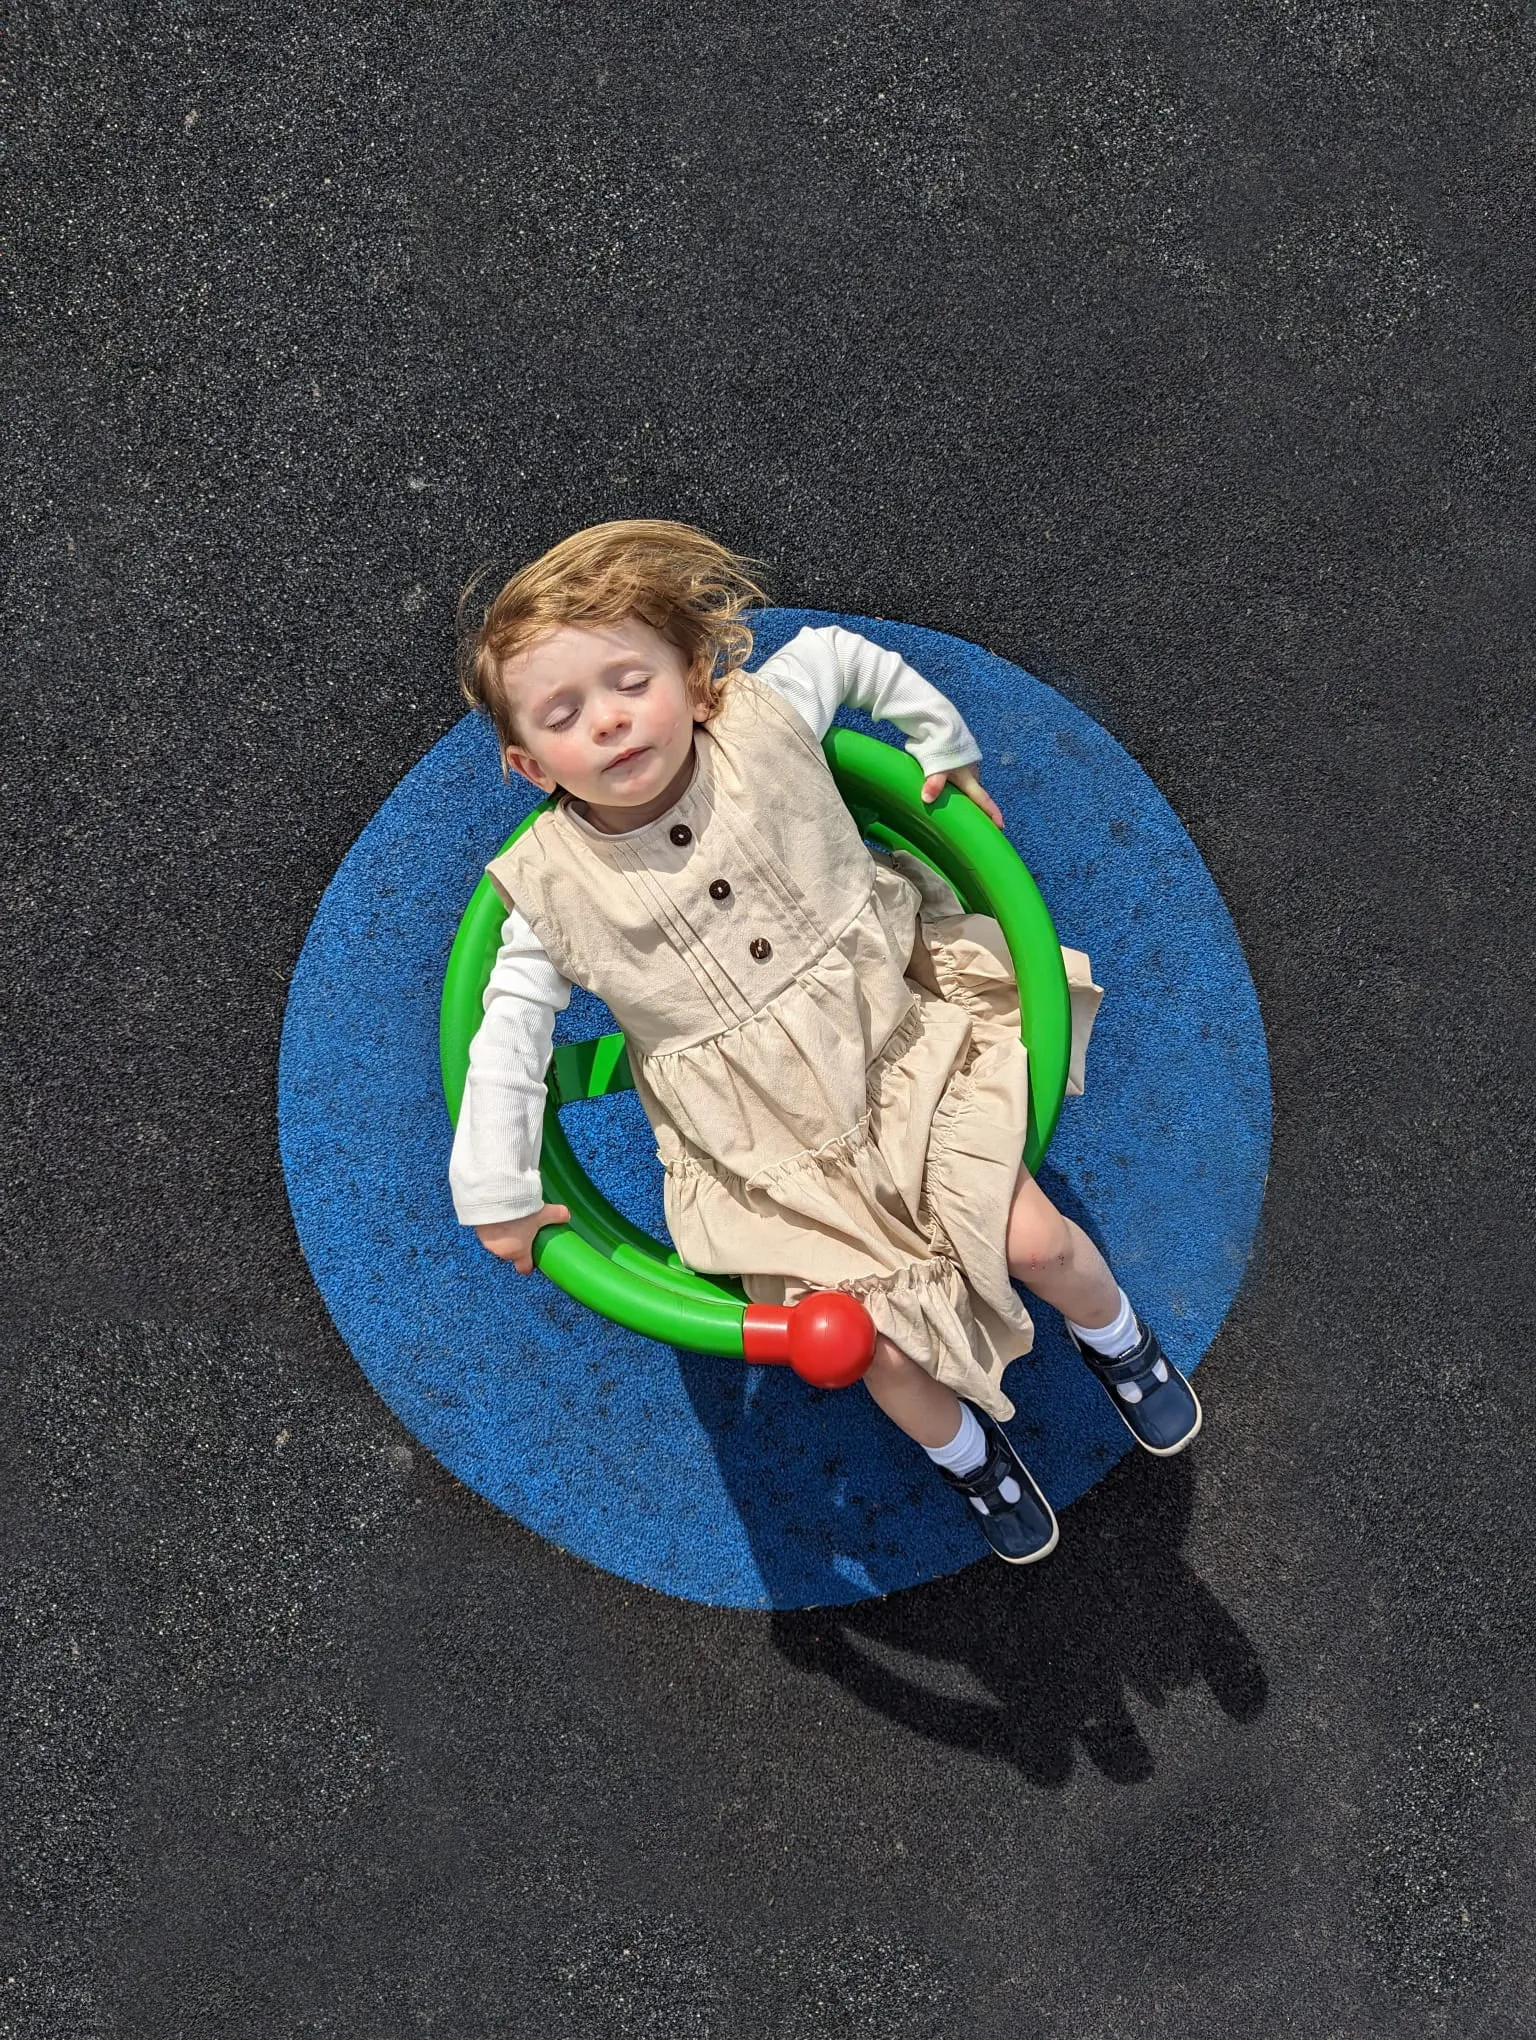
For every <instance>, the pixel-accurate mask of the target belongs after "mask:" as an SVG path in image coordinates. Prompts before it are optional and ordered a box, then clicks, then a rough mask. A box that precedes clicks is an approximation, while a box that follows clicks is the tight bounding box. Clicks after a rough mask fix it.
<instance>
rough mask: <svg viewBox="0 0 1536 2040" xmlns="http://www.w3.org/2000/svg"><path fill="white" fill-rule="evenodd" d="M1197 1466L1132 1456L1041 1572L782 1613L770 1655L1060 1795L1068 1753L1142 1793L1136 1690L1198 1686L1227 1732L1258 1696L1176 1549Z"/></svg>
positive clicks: (1227, 1630) (1254, 1679) (1150, 1697)
mask: <svg viewBox="0 0 1536 2040" xmlns="http://www.w3.org/2000/svg"><path fill="white" fill-rule="evenodd" d="M1194 1490H1195V1462H1194V1461H1192V1460H1190V1459H1187V1458H1181V1459H1178V1460H1175V1461H1174V1462H1172V1463H1171V1464H1169V1465H1160V1464H1156V1463H1154V1462H1153V1461H1151V1460H1149V1459H1145V1458H1136V1459H1132V1460H1127V1461H1126V1462H1125V1463H1124V1464H1123V1465H1121V1466H1120V1467H1117V1468H1116V1469H1115V1471H1114V1472H1113V1473H1112V1474H1111V1475H1110V1476H1109V1478H1108V1479H1107V1480H1106V1481H1105V1482H1104V1483H1103V1484H1102V1485H1101V1486H1100V1487H1098V1488H1096V1489H1095V1490H1094V1491H1093V1492H1092V1494H1090V1495H1088V1496H1086V1497H1085V1498H1084V1500H1083V1501H1081V1502H1079V1503H1078V1504H1076V1505H1075V1506H1074V1507H1073V1508H1071V1509H1070V1510H1068V1511H1067V1512H1066V1514H1065V1516H1064V1517H1063V1519H1062V1532H1061V1543H1060V1545H1059V1546H1058V1547H1057V1549H1056V1551H1055V1553H1054V1554H1053V1555H1052V1556H1051V1557H1050V1558H1049V1559H1046V1560H1044V1561H1043V1562H1041V1563H1040V1564H1038V1565H1035V1566H1029V1567H1007V1566H1004V1565H1002V1564H1001V1563H999V1562H998V1561H996V1560H994V1559H990V1558H986V1559H983V1560H982V1562H981V1563H980V1564H978V1565H976V1566H974V1567H971V1568H969V1569H968V1570H966V1571H965V1572H963V1573H959V1574H956V1575H955V1576H954V1577H952V1578H950V1579H945V1580H937V1581H934V1582H933V1583H932V1584H931V1585H928V1586H923V1587H914V1588H911V1589H909V1590H908V1591H907V1592H905V1593H902V1594H893V1595H890V1596H888V1597H887V1598H886V1599H884V1600H879V1601H863V1602H859V1603H856V1604H855V1605H854V1606H852V1607H844V1608H807V1609H797V1610H789V1611H778V1612H776V1613H775V1614H774V1616H773V1617H772V1625H773V1636H774V1640H775V1642H776V1644H777V1646H778V1648H779V1649H780V1650H781V1651H782V1652H783V1654H784V1656H785V1657H786V1658H788V1659H789V1660H790V1661H791V1662H792V1663H793V1664H795V1665H797V1666H799V1667H800V1668H801V1669H803V1670H807V1671H815V1672H820V1673H822V1674H824V1675H825V1676H826V1677H827V1678H829V1679H834V1680H836V1682H837V1683H838V1684H839V1685H840V1686H843V1687H845V1688H846V1689H847V1691H848V1692H850V1693H852V1694H854V1695H856V1696H857V1697H858V1698H859V1699H860V1700H862V1701H863V1702H864V1703H865V1704H866V1705H867V1706H869V1707H871V1708H873V1709H875V1710H876V1711H877V1712H879V1713H881V1714H885V1715H888V1716H889V1717H890V1718H891V1719H892V1720H894V1721H899V1722H901V1723H902V1724H903V1725H904V1726H906V1727H907V1728H910V1729H914V1730H916V1731H917V1732H918V1733H919V1734H921V1735H924V1736H928V1737H930V1738H932V1740H934V1741H935V1742H939V1743H944V1744H947V1745H949V1746H950V1747H951V1748H954V1749H959V1750H968V1751H975V1752H977V1753H985V1754H987V1755H991V1756H1002V1757H1005V1758H1007V1759H1008V1760H1009V1761H1010V1762H1011V1763H1013V1764H1015V1765H1017V1767H1018V1768H1019V1770H1020V1771H1021V1772H1022V1773H1023V1774H1024V1775H1025V1776H1026V1777H1027V1778H1028V1779H1029V1780H1030V1782H1031V1783H1033V1784H1036V1785H1040V1786H1043V1787H1059V1786H1062V1785H1065V1784H1066V1782H1067V1780H1068V1779H1069V1778H1070V1776H1071V1775H1072V1768H1073V1763H1074V1760H1075V1756H1076V1752H1077V1749H1078V1748H1079V1747H1081V1749H1082V1750H1083V1752H1084V1753H1085V1754H1086V1755H1087V1756H1088V1757H1089V1758H1091V1760H1092V1761H1093V1763H1094V1764H1096V1765H1097V1767H1098V1768H1099V1770H1100V1771H1101V1772H1103V1774H1104V1775H1105V1777H1107V1778H1110V1779H1112V1780H1114V1781H1115V1782H1116V1783H1117V1784H1125V1785H1132V1784H1138V1783H1140V1782H1142V1781H1144V1780H1145V1779H1147V1778H1150V1777H1151V1775H1152V1770H1153V1764H1152V1753H1151V1751H1150V1750H1149V1748H1148V1747H1147V1744H1146V1742H1145V1741H1144V1740H1143V1738H1142V1735H1141V1733H1140V1731H1139V1730H1138V1728H1137V1726H1136V1723H1135V1721H1134V1719H1133V1717H1132V1714H1131V1711H1130V1707H1129V1704H1128V1702H1129V1700H1130V1698H1131V1697H1132V1696H1134V1697H1136V1698H1137V1699H1139V1700H1141V1701H1143V1702H1144V1703H1146V1704H1147V1705H1149V1706H1153V1707H1160V1706H1162V1705H1164V1704H1165V1703H1166V1701H1167V1700H1168V1697H1169V1695H1170V1694H1172V1693H1174V1692H1176V1691H1178V1690H1179V1689H1181V1688H1183V1687H1186V1686H1190V1685H1192V1684H1193V1683H1194V1682H1195V1681H1196V1680H1197V1679H1203V1680H1204V1681H1205V1683H1206V1685H1207V1686H1208V1687H1209V1688H1210V1691H1211V1694H1212V1697H1213V1698H1214V1699H1215V1700H1216V1702H1217V1704H1218V1705H1219V1706H1220V1707H1221V1709H1222V1711H1223V1712H1224V1713H1225V1714H1227V1715H1228V1716H1229V1717H1230V1718H1231V1719H1232V1720H1234V1721H1239V1722H1248V1721H1252V1720H1254V1719H1255V1718H1256V1717H1257V1716H1258V1715H1259V1714H1260V1713H1261V1712H1262V1710H1263V1707H1264V1702H1265V1698H1266V1695H1267V1691H1268V1685H1267V1681H1266V1679H1265V1676H1264V1668H1263V1666H1262V1665H1261V1664H1260V1662H1259V1659H1258V1655H1257V1653H1256V1651H1255V1650H1254V1647H1253V1645H1252V1643H1251V1642H1250V1641H1249V1639H1248V1638H1247V1636H1245V1635H1244V1633H1243V1631H1242V1629H1241V1628H1240V1627H1239V1626H1238V1624H1237V1623H1236V1622H1235V1621H1234V1620H1233V1618H1232V1616H1231V1615H1230V1614H1228V1612H1227V1610H1226V1609H1225V1608H1224V1607H1223V1606H1222V1605H1221V1603H1220V1602H1219V1601H1218V1600H1217V1599H1216V1597H1215V1595H1214V1594H1213V1593H1212V1592H1211V1590H1210V1588H1209V1587H1208V1586H1206V1584H1205V1582H1204V1581H1203V1580H1202V1579H1200V1578H1199V1576H1198V1575H1197V1574H1196V1573H1195V1572H1193V1571H1192V1570H1191V1568H1190V1567H1189V1565H1188V1564H1187V1563H1186V1562H1185V1560H1184V1559H1183V1557H1182V1556H1181V1555H1180V1552H1179V1545H1180V1543H1181V1541H1182V1539H1183V1537H1184V1534H1185V1531H1186V1530H1187V1528H1188V1525H1189V1518H1190V1513H1191V1509H1192V1505H1193V1498H1194Z"/></svg>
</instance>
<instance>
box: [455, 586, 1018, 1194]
mask: <svg viewBox="0 0 1536 2040" xmlns="http://www.w3.org/2000/svg"><path fill="white" fill-rule="evenodd" d="M756 677H757V679H759V680H761V681H762V682H764V684H765V685H767V686H769V687H772V688H773V689H774V691H775V692H776V693H778V694H780V695H782V696H783V698H784V699H785V700H786V701H787V702H788V703H789V704H790V706H791V707H792V708H794V709H796V710H797V711H798V712H799V714H800V716H801V717H802V718H803V720H804V721H805V722H807V723H808V724H809V725H810V727H811V729H812V730H814V731H815V733H816V736H817V737H818V738H821V737H824V736H825V735H826V733H827V731H828V730H829V729H830V728H831V727H832V723H833V719H834V718H835V716H836V714H837V711H838V709H839V708H842V707H848V708H857V709H862V710H863V711H864V712H865V713H866V714H868V715H870V716H872V717H873V718H874V719H875V720H876V721H877V722H878V721H884V722H890V723H894V724H895V726H896V728H897V729H899V730H900V731H901V732H902V734H903V735H904V736H905V738H906V739H907V744H906V748H907V749H908V750H909V751H910V752H911V753H912V755H913V757H914V758H916V759H917V761H918V763H919V764H920V765H921V766H922V768H923V770H924V772H953V771H955V770H957V768H958V767H960V766H961V765H973V764H974V763H975V762H976V760H977V759H978V758H979V757H980V756H981V750H980V747H979V746H978V744H977V743H976V740H975V738H974V737H973V736H972V735H971V733H970V731H969V730H968V729H967V728H966V726H965V722H964V719H963V718H962V716H961V714H960V712H959V710H958V709H957V708H956V707H955V705H954V703H953V702H951V701H950V700H948V699H947V698H946V696H944V695H942V694H941V693H940V692H939V690H938V689H937V688H936V687H933V686H931V685H930V684H929V682H928V681H926V680H925V679H924V678H923V676H922V674H921V673H919V672H917V671H916V670H915V669H914V668H913V667H911V666H909V665H908V664H907V662H906V661H905V659H903V658H902V657H901V656H900V654H899V653H897V652H892V651H887V650H886V648H885V647H884V646H883V645H876V644H872V643H871V642H870V640H869V639H868V638H866V637H860V636H859V635H858V633H857V632H856V631H851V630H844V629H843V628H842V627H841V626H840V625H838V624H827V625H822V626H820V627H817V628H812V627H810V626H807V627H806V628H805V629H804V630H802V631H801V632H800V633H799V634H798V635H797V636H796V637H794V638H792V639H791V640H790V642H789V643H788V644H787V645H785V646H784V647H783V648H782V649H781V650H780V651H777V652H775V653H774V654H773V655H772V657H771V658H768V659H765V660H764V661H763V663H762V665H761V666H759V667H758V668H757V673H756ZM570 997H571V986H570V983H569V981H568V980H567V979H566V978H564V977H562V976H561V974H560V972H559V971H557V970H556V969H555V967H554V965H553V964H552V963H551V962H550V960H549V957H548V956H547V955H546V954H545V951H544V948H543V945H542V944H541V943H540V941H539V938H538V937H537V935H535V934H534V932H533V930H532V928H530V927H529V925H528V923H527V922H526V921H525V920H524V919H523V917H522V915H521V914H520V913H518V912H517V911H516V909H515V908H514V909H513V911H512V912H511V913H509V914H508V915H507V918H506V921H505V923H504V924H503V927H502V934H501V947H500V949H499V950H498V952H497V956H496V962H495V965H494V967H493V968H492V971H491V977H490V982H489V984H487V986H486V988H485V1002H484V1004H485V1018H484V1020H483V1021H482V1022H481V1024H480V1027H479V1030H478V1031H477V1033H476V1035H475V1038H474V1040H473V1041H472V1042H471V1044H470V1050H469V1075H468V1077H467V1078H466V1080H465V1085H464V1101H463V1103H462V1105H461V1106H460V1108H459V1123H458V1128H457V1131H456V1132H455V1135H454V1141H453V1153H452V1156H451V1158H450V1161H449V1164H448V1180H449V1185H450V1188H451V1189H452V1192H453V1208H454V1210H455V1212H456V1213H457V1214H458V1219H459V1223H460V1224H461V1225H494V1224H497V1223H499V1222H501V1221H503V1220H506V1219H513V1218H526V1217H527V1216H528V1214H529V1213H530V1212H534V1211H537V1210H538V1209H539V1207H540V1205H541V1204H542V1203H543V1202H544V1191H543V1187H542V1185H541V1183H540V1180H539V1153H540V1148H541V1146H542V1142H543V1130H544V1104H545V1096H546V1094H545V1089H544V1078H545V1074H546V1072H547V1071H548V1069H549V1060H550V1056H551V1054H552V1053H553V1046H554V1037H555V1020H556V1017H557V1015H559V1014H560V1013H563V1012H564V1011H565V1008H566V1007H567V1005H569V1003H570Z"/></svg>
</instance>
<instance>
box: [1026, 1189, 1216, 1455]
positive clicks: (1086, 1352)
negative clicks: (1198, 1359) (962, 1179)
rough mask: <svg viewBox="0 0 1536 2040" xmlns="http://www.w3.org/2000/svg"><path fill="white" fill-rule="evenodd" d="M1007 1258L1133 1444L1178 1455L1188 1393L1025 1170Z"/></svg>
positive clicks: (1153, 1337) (1105, 1266) (1093, 1252)
mask: <svg viewBox="0 0 1536 2040" xmlns="http://www.w3.org/2000/svg"><path fill="white" fill-rule="evenodd" d="M1007 1252H1008V1272H1009V1273H1010V1274H1011V1275H1012V1276H1013V1278H1014V1280H1015V1281H1016V1282H1022V1283H1023V1284H1024V1287H1025V1288H1026V1289H1028V1290H1031V1291H1033V1293H1034V1294H1035V1295H1036V1296H1039V1297H1043V1298H1044V1299H1045V1301H1046V1302H1047V1303H1051V1304H1054V1305H1055V1306H1056V1308H1057V1309H1058V1310H1059V1311H1060V1312H1061V1314H1062V1316H1063V1317H1064V1318H1065V1319H1066V1321H1067V1335H1068V1337H1069V1338H1070V1339H1071V1341H1072V1343H1073V1345H1074V1346H1076V1348H1077V1350H1078V1351H1079V1353H1081V1354H1082V1356H1083V1358H1084V1359H1085V1360H1086V1361H1087V1363H1088V1365H1089V1366H1090V1367H1091V1368H1092V1369H1093V1372H1094V1373H1095V1374H1096V1375H1097V1376H1098V1377H1099V1380H1100V1381H1101V1382H1102V1383H1103V1384H1104V1386H1105V1388H1106V1389H1107V1390H1108V1391H1109V1394H1110V1396H1111V1398H1112V1399H1113V1401H1114V1404H1115V1408H1116V1410H1117V1411H1118V1413H1119V1415H1120V1418H1121V1420H1122V1422H1123V1423H1124V1424H1125V1427H1126V1429H1127V1430H1128V1431H1129V1432H1130V1433H1131V1436H1132V1437H1133V1438H1135V1439H1136V1441H1137V1443H1138V1444H1141V1445H1145V1447H1146V1448H1147V1450H1148V1451H1149V1452H1155V1453H1158V1454H1159V1455H1161V1456H1163V1457H1166V1456H1167V1455H1168V1454H1169V1453H1173V1452H1179V1451H1182V1450H1183V1448H1184V1447H1185V1446H1186V1445H1187V1444H1188V1443H1189V1441H1190V1439H1191V1438H1193V1437H1194V1435H1195V1433H1196V1432H1197V1431H1198V1430H1199V1429H1200V1404H1199V1400H1198V1398H1197V1397H1196V1395H1195V1392H1194V1390H1193V1389H1192V1388H1191V1387H1190V1385H1189V1383H1188V1382H1187V1381H1186V1380H1185V1379H1184V1376H1183V1375H1182V1374H1181V1373H1180V1372H1179V1370H1178V1369H1177V1368H1176V1367H1175V1366H1174V1365H1173V1364H1172V1362H1171V1361H1170V1360H1169V1359H1168V1356H1167V1355H1166V1354H1165V1353H1164V1351H1163V1349H1162V1347H1161V1345H1160V1344H1159V1343H1158V1339H1157V1334H1156V1333H1155V1332H1154V1331H1153V1330H1152V1329H1151V1328H1150V1326H1147V1325H1144V1324H1143V1323H1142V1322H1141V1320H1140V1319H1139V1318H1138V1317H1137V1315H1136V1313H1135V1311H1134V1310H1133V1309H1132V1308H1131V1303H1130V1299H1129V1298H1128V1297H1127V1295H1126V1293H1125V1291H1124V1290H1123V1289H1122V1288H1121V1287H1120V1285H1119V1283H1118V1282H1116V1280H1115V1278H1114V1276H1113V1275H1112V1274H1111V1273H1110V1271H1109V1263H1108V1262H1107V1261H1106V1260H1105V1259H1104V1256H1103V1255H1102V1254H1101V1253H1100V1252H1099V1250H1098V1248H1097V1247H1096V1246H1095V1245H1094V1244H1093V1241H1092V1240H1091V1239H1089V1237H1088V1235H1087V1234H1086V1233H1085V1232H1084V1231H1083V1229H1082V1227H1081V1226H1080V1225H1075V1224H1074V1223H1073V1221H1072V1220H1071V1219H1070V1218H1068V1217H1067V1216H1066V1215H1065V1214H1064V1213H1063V1212H1060V1211H1058V1210H1057V1209H1056V1207H1055V1205H1054V1204H1052V1202H1051V1200H1050V1199H1049V1198H1048V1197H1047V1196H1046V1194H1045V1192H1044V1191H1043V1190H1042V1189H1041V1188H1040V1185H1039V1184H1038V1183H1037V1182H1036V1181H1035V1179H1034V1177H1033V1176H1031V1175H1030V1173H1029V1171H1028V1170H1027V1169H1023V1168H1021V1169H1020V1170H1019V1179H1018V1182H1017V1184H1016V1185H1015V1186H1014V1193H1013V1204H1012V1206H1011V1207H1010V1209H1009V1212H1008V1237H1007Z"/></svg>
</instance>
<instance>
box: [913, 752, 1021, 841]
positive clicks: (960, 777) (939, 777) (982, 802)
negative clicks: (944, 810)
mask: <svg viewBox="0 0 1536 2040" xmlns="http://www.w3.org/2000/svg"><path fill="white" fill-rule="evenodd" d="M946 782H948V783H950V784H952V785H954V786H956V787H958V788H959V790H960V792H961V793H963V794H966V795H968V796H969V798H970V799H971V800H973V801H975V803H976V805H977V807H979V808H980V809H981V811H982V813H983V814H984V815H985V816H986V818H987V820H988V821H989V822H996V824H997V826H998V827H999V828H1001V827H1002V826H1003V811H1002V809H1001V808H1000V807H999V806H998V804H997V802H996V801H995V800H994V799H993V798H992V796H991V794H990V793H988V791H987V789H986V788H985V787H984V786H983V785H982V783H981V781H980V780H979V779H978V778H977V777H976V767H975V766H974V765H957V766H956V767H955V769H954V771H953V772H930V773H929V775H928V777H927V778H926V779H925V780H924V781H923V801H924V804H925V805H930V804H931V803H932V802H934V801H936V800H937V799H938V797H939V795H940V794H941V793H942V792H943V791H944V787H945V783H946Z"/></svg>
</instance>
